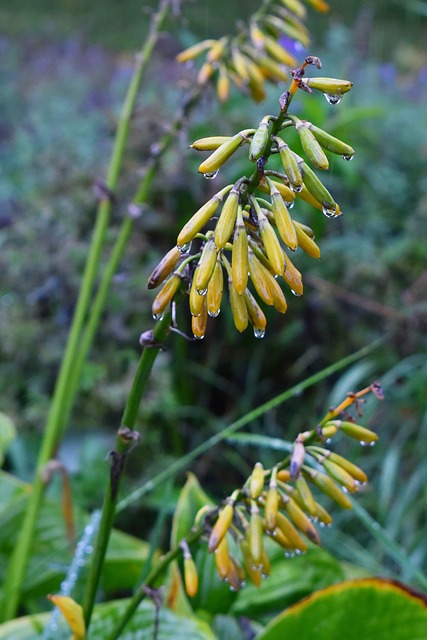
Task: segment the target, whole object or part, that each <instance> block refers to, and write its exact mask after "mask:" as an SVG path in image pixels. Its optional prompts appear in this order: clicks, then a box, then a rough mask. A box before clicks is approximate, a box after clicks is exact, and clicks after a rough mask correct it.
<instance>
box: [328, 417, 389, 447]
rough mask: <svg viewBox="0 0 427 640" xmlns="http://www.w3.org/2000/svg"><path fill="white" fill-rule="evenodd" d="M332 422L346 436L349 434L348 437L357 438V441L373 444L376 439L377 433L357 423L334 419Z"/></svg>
mask: <svg viewBox="0 0 427 640" xmlns="http://www.w3.org/2000/svg"><path fill="white" fill-rule="evenodd" d="M334 424H335V426H336V427H338V428H339V429H341V431H343V433H345V434H346V435H347V436H350V438H354V439H355V440H359V442H363V443H365V444H373V443H374V442H376V441H377V440H378V435H377V434H376V433H374V431H371V430H370V429H366V427H362V426H360V425H359V424H354V423H353V422H345V421H343V420H335V421H334Z"/></svg>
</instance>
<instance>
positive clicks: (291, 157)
mask: <svg viewBox="0 0 427 640" xmlns="http://www.w3.org/2000/svg"><path fill="white" fill-rule="evenodd" d="M276 142H277V148H278V150H279V154H280V159H281V161H282V165H283V170H284V172H285V173H286V176H287V178H288V180H289V184H290V185H291V188H292V189H293V190H294V191H296V192H298V191H301V189H302V185H303V181H302V175H301V171H300V167H299V164H298V161H297V159H296V157H295V154H294V152H293V151H292V150H291V149H290V147H289V145H287V144H286V143H285V142H283V140H281V139H280V138H276Z"/></svg>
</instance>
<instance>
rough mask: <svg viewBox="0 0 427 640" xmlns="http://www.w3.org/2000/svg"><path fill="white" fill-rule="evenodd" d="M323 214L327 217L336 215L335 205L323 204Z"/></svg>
mask: <svg viewBox="0 0 427 640" xmlns="http://www.w3.org/2000/svg"><path fill="white" fill-rule="evenodd" d="M322 212H323V215H324V216H326V217H327V218H336V217H337V207H336V205H326V204H324V205H323V207H322Z"/></svg>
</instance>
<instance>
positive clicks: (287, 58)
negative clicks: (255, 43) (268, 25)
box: [264, 36, 297, 67]
mask: <svg viewBox="0 0 427 640" xmlns="http://www.w3.org/2000/svg"><path fill="white" fill-rule="evenodd" d="M264 47H265V50H266V51H267V53H269V54H270V56H271V57H272V58H276V60H278V61H279V62H281V63H282V64H285V65H286V66H288V67H295V66H296V65H297V60H296V59H295V58H294V56H291V54H290V53H288V52H287V51H286V49H284V48H283V47H282V46H281V45H280V44H279V43H278V42H277V41H276V40H274V38H271V37H270V36H266V37H265V39H264Z"/></svg>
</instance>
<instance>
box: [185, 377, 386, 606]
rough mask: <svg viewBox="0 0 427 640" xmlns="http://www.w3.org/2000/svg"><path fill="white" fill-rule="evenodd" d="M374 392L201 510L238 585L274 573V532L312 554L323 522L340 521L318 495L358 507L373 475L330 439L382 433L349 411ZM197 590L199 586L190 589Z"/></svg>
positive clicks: (219, 559)
mask: <svg viewBox="0 0 427 640" xmlns="http://www.w3.org/2000/svg"><path fill="white" fill-rule="evenodd" d="M368 392H373V393H374V394H375V395H376V397H377V398H379V399H383V392H382V389H381V386H380V384H379V383H378V382H374V383H373V384H372V385H370V386H369V387H366V388H365V389H363V390H362V391H359V392H358V393H355V394H348V396H347V398H346V399H345V400H344V401H343V402H342V403H341V404H340V405H339V406H338V407H336V408H334V409H331V410H329V411H328V413H327V414H326V416H325V417H324V418H323V420H321V422H320V423H319V424H318V425H317V426H316V427H315V428H314V429H312V430H310V431H306V432H304V433H301V434H299V436H298V437H297V438H296V440H295V441H294V443H293V447H292V450H291V453H290V454H289V455H288V456H287V457H286V458H285V459H283V460H281V461H280V462H279V463H278V464H277V465H276V466H274V467H273V468H272V469H264V468H263V465H262V464H261V463H260V462H257V463H256V464H255V466H254V469H253V471H252V473H251V475H250V476H249V478H248V479H247V480H246V482H245V483H244V485H243V486H242V487H241V488H240V489H236V490H235V491H234V492H233V493H232V494H231V495H230V496H229V497H228V498H227V499H226V500H225V501H224V502H223V504H222V506H221V507H220V508H219V509H210V508H208V507H206V508H204V509H202V510H201V511H200V513H199V514H198V517H196V523H199V521H200V520H201V521H204V523H205V529H206V535H207V537H208V549H209V551H210V552H212V553H215V562H216V567H217V571H218V574H219V576H220V578H221V579H223V580H225V581H226V582H228V583H229V585H230V588H231V589H233V590H238V589H240V588H241V587H242V586H243V584H244V582H245V581H246V579H247V578H249V579H250V580H251V581H252V582H253V583H254V584H255V585H256V586H259V585H260V583H261V580H262V578H263V577H265V576H268V575H269V573H270V561H269V557H268V553H267V550H266V546H265V537H266V536H267V537H268V538H270V539H271V540H273V541H274V542H275V543H276V544H278V545H279V546H280V547H282V548H283V549H284V552H285V555H286V556H293V555H295V554H300V553H304V552H305V551H306V550H307V548H308V545H309V544H310V543H314V544H316V545H319V544H320V536H319V532H318V530H317V528H316V524H317V525H320V526H329V525H331V524H332V517H331V515H330V514H329V512H328V511H327V510H326V509H325V508H324V507H323V506H322V504H321V503H320V502H319V501H318V500H320V499H321V496H322V495H326V496H328V497H329V498H330V499H331V500H332V501H333V502H335V503H336V504H338V505H339V506H340V507H342V508H344V509H351V508H352V502H351V500H350V498H349V495H348V494H349V493H355V492H357V491H358V489H359V488H360V487H363V486H364V485H365V484H366V483H367V480H368V478H367V476H366V474H365V473H364V471H362V469H360V468H359V467H358V466H356V465H355V464H353V463H352V462H350V461H349V460H347V459H346V458H344V457H343V456H341V455H338V454H337V453H334V452H332V451H331V450H330V449H329V448H327V445H328V444H329V442H330V440H331V439H332V438H333V437H334V436H335V435H336V434H337V433H338V432H341V433H343V434H345V435H346V436H349V437H351V438H353V439H355V440H357V441H359V442H361V443H362V444H368V445H372V444H374V443H375V441H376V440H377V439H378V436H377V434H376V433H374V432H373V431H371V430H370V429H367V428H366V427H363V426H361V425H358V424H356V423H355V422H354V419H353V418H352V417H349V416H348V414H347V412H346V408H347V407H348V406H349V405H351V404H353V403H355V404H356V406H358V409H360V403H361V402H363V400H362V396H364V395H365V394H366V393H368ZM360 413H361V412H360V411H359V415H360ZM318 496H320V497H318ZM184 557H185V558H186V559H187V564H188V565H189V568H188V571H189V574H188V575H189V579H188V580H187V579H186V584H187V583H188V584H190V585H192V586H193V587H194V585H195V580H196V579H197V572H196V569H195V565H194V563H193V562H192V561H190V560H189V558H191V555H190V552H189V549H188V547H185V553H184ZM190 568H191V573H190ZM185 571H186V566H184V572H185ZM195 573H196V576H195ZM190 576H191V579H190ZM196 591H197V588H196V589H194V588H193V589H192V590H191V594H190V595H195V592H196Z"/></svg>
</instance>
